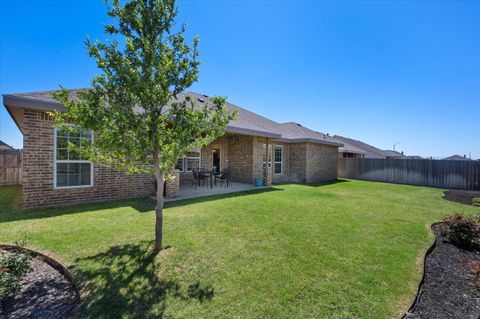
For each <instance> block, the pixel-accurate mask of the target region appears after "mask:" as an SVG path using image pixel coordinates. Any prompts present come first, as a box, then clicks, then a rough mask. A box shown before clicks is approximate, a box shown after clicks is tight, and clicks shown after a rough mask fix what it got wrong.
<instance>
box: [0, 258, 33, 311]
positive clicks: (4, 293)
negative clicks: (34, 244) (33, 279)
mask: <svg viewBox="0 0 480 319" xmlns="http://www.w3.org/2000/svg"><path fill="white" fill-rule="evenodd" d="M29 271H30V264H29V263H28V256H27V255H26V254H24V253H22V252H21V251H15V252H10V251H1V252H0V303H1V302H2V301H4V300H5V299H6V298H7V297H9V296H11V295H12V294H14V293H15V292H16V291H17V290H18V289H19V288H20V287H21V286H22V283H23V277H24V276H25V275H26V274H27V273H28V272H29Z"/></svg>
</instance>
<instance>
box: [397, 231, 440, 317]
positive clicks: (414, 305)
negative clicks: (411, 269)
mask: <svg viewBox="0 0 480 319" xmlns="http://www.w3.org/2000/svg"><path fill="white" fill-rule="evenodd" d="M439 224H442V222H436V223H433V224H431V225H430V230H432V228H433V226H435V225H439ZM432 233H433V230H432ZM433 236H434V237H435V240H434V242H433V244H432V245H431V246H430V247H429V248H428V249H427V251H426V252H425V256H423V273H422V280H420V283H419V284H418V288H417V294H416V295H415V299H414V300H413V302H412V305H411V306H410V307H409V308H408V309H407V311H405V313H404V314H403V315H402V317H400V319H408V318H409V317H408V316H410V315H412V314H413V312H414V311H415V308H416V307H417V303H418V300H419V299H420V296H421V295H422V291H423V283H424V282H425V272H426V264H427V263H426V261H427V257H428V256H429V255H430V254H431V253H432V251H433V250H434V249H435V246H437V236H435V234H433Z"/></svg>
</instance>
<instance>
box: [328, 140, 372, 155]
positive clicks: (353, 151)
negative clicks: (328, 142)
mask: <svg viewBox="0 0 480 319" xmlns="http://www.w3.org/2000/svg"><path fill="white" fill-rule="evenodd" d="M332 139H333V140H334V141H336V142H338V143H342V144H343V146H340V147H339V148H338V157H339V158H347V157H348V158H365V156H366V155H367V152H366V151H365V150H363V149H361V148H359V147H357V146H355V145H354V144H353V143H350V142H349V141H348V139H344V140H341V139H339V138H338V137H337V136H334V137H332Z"/></svg>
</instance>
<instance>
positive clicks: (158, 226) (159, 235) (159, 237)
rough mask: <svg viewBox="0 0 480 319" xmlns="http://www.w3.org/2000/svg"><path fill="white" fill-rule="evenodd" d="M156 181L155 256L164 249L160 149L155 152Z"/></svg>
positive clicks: (162, 181) (162, 179)
mask: <svg viewBox="0 0 480 319" xmlns="http://www.w3.org/2000/svg"><path fill="white" fill-rule="evenodd" d="M154 165H155V179H156V180H157V206H156V207H155V248H154V250H153V253H154V254H157V253H158V252H159V251H160V250H162V249H163V201H164V200H163V187H164V183H165V175H164V174H163V173H162V172H160V158H159V152H158V148H155V150H154Z"/></svg>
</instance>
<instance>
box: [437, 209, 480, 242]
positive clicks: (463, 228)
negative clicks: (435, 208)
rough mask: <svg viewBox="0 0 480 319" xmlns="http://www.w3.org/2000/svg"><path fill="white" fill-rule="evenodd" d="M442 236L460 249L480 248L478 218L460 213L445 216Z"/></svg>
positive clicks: (479, 222) (479, 217)
mask: <svg viewBox="0 0 480 319" xmlns="http://www.w3.org/2000/svg"><path fill="white" fill-rule="evenodd" d="M442 235H444V236H445V237H447V238H448V240H449V241H450V242H452V243H453V244H455V245H457V246H460V247H462V248H468V249H470V248H480V216H465V215H463V214H461V213H455V214H453V215H448V216H445V217H444V218H443V227H442Z"/></svg>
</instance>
